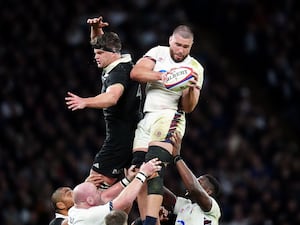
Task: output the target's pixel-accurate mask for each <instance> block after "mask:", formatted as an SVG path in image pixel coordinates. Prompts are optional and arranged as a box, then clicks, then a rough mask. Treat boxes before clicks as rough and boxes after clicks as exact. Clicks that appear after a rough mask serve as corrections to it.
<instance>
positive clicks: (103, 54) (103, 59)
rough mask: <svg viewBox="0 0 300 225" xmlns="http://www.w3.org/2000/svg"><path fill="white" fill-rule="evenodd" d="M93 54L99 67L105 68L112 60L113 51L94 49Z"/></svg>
mask: <svg viewBox="0 0 300 225" xmlns="http://www.w3.org/2000/svg"><path fill="white" fill-rule="evenodd" d="M94 54H95V57H94V59H95V61H96V63H97V66H98V67H99V68H105V67H107V66H108V65H109V64H110V63H111V62H112V61H113V57H114V53H113V52H108V51H103V50H101V49H94Z"/></svg>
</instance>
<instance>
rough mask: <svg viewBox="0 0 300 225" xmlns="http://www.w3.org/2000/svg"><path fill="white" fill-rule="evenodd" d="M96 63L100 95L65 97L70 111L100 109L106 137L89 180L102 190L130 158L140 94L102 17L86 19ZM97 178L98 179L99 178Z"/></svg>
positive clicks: (125, 58) (127, 59)
mask: <svg viewBox="0 0 300 225" xmlns="http://www.w3.org/2000/svg"><path fill="white" fill-rule="evenodd" d="M87 23H88V24H89V25H90V26H91V45H92V47H93V49H94V54H95V57H94V59H95V61H96V63H97V66H98V67H99V68H102V69H103V73H102V77H101V79H102V90H101V93H100V94H99V95H97V96H94V97H88V98H83V97H79V96H78V95H75V94H73V93H71V92H68V96H67V97H66V98H65V100H66V104H67V105H68V108H69V109H71V110H72V111H74V110H78V109H84V108H99V109H103V114H104V120H105V125H106V137H105V140H104V143H103V145H102V147H101V149H100V151H99V152H98V153H97V154H96V156H95V158H94V162H93V166H92V168H91V172H90V176H89V177H88V178H87V180H88V181H92V182H94V183H95V184H96V185H97V186H98V187H99V186H101V187H102V188H105V187H106V186H110V185H112V184H113V183H115V182H116V181H117V180H118V178H120V175H122V172H123V169H124V168H128V167H129V166H130V164H131V159H132V142H133V138H134V132H135V129H136V125H137V122H138V120H139V112H140V111H139V108H140V102H141V91H140V85H139V83H138V82H136V81H133V80H131V79H130V71H131V69H132V66H133V63H132V59H131V56H130V54H121V47H122V45H121V41H120V39H119V37H118V35H117V34H116V33H113V32H105V33H104V32H103V30H102V28H103V27H105V26H107V25H108V23H105V22H103V21H102V17H99V18H92V19H88V21H87ZM99 175H100V177H99Z"/></svg>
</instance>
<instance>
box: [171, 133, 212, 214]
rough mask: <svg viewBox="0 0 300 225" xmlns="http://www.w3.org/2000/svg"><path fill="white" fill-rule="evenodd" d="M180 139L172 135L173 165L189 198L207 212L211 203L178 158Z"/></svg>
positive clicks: (177, 135) (177, 134) (176, 134)
mask: <svg viewBox="0 0 300 225" xmlns="http://www.w3.org/2000/svg"><path fill="white" fill-rule="evenodd" d="M181 140H182V137H181V136H180V135H179V133H174V135H173V137H172V141H173V143H174V145H173V146H174V148H173V153H172V154H173V156H174V163H175V165H176V168H177V170H178V172H179V174H180V177H181V179H182V181H183V184H184V186H185V188H186V189H187V191H188V192H189V195H190V196H191V198H192V199H193V200H194V201H195V202H196V203H197V204H198V205H199V206H200V207H201V209H202V210H203V211H206V212H207V211H209V210H210V209H211V207H212V201H211V198H210V196H209V195H208V193H207V192H206V191H205V189H204V188H203V187H202V186H201V185H200V183H199V181H198V179H197V178H196V176H195V175H194V174H193V173H192V171H191V170H190V169H189V168H188V166H187V165H186V164H185V162H184V161H183V160H182V158H181V156H180V149H181Z"/></svg>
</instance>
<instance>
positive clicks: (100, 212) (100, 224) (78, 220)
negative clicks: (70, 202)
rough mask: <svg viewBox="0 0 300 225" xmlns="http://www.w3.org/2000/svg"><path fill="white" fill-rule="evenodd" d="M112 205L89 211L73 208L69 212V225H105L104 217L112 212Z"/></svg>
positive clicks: (94, 207) (91, 208)
mask: <svg viewBox="0 0 300 225" xmlns="http://www.w3.org/2000/svg"><path fill="white" fill-rule="evenodd" d="M110 211H111V210H110V203H107V204H105V205H99V206H93V207H90V208H88V209H79V208H76V207H74V206H73V207H71V208H70V209H69V211H68V216H69V218H68V224H69V225H105V220H104V217H105V216H106V215H107V214H108V213H109V212H110Z"/></svg>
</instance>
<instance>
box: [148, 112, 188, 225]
mask: <svg viewBox="0 0 300 225" xmlns="http://www.w3.org/2000/svg"><path fill="white" fill-rule="evenodd" d="M184 130H185V117H184V113H182V112H174V111H166V112H164V113H159V114H158V116H157V119H156V120H155V123H154V124H153V125H152V129H151V139H152V140H153V141H151V142H150V143H149V148H148V152H147V154H146V161H149V160H151V159H153V158H156V157H158V158H159V159H160V160H161V161H162V162H163V164H162V169H161V171H160V172H159V173H158V176H156V177H154V178H152V179H150V180H148V182H147V184H148V196H147V216H146V221H145V223H144V225H154V224H155V223H156V224H159V220H158V218H159V210H160V207H161V204H162V201H163V183H164V182H163V178H164V174H165V170H166V166H167V165H168V164H169V163H172V161H173V157H172V150H173V146H172V144H171V141H170V138H171V135H172V133H173V132H175V131H179V132H180V133H181V134H182V135H183V134H184Z"/></svg>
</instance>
